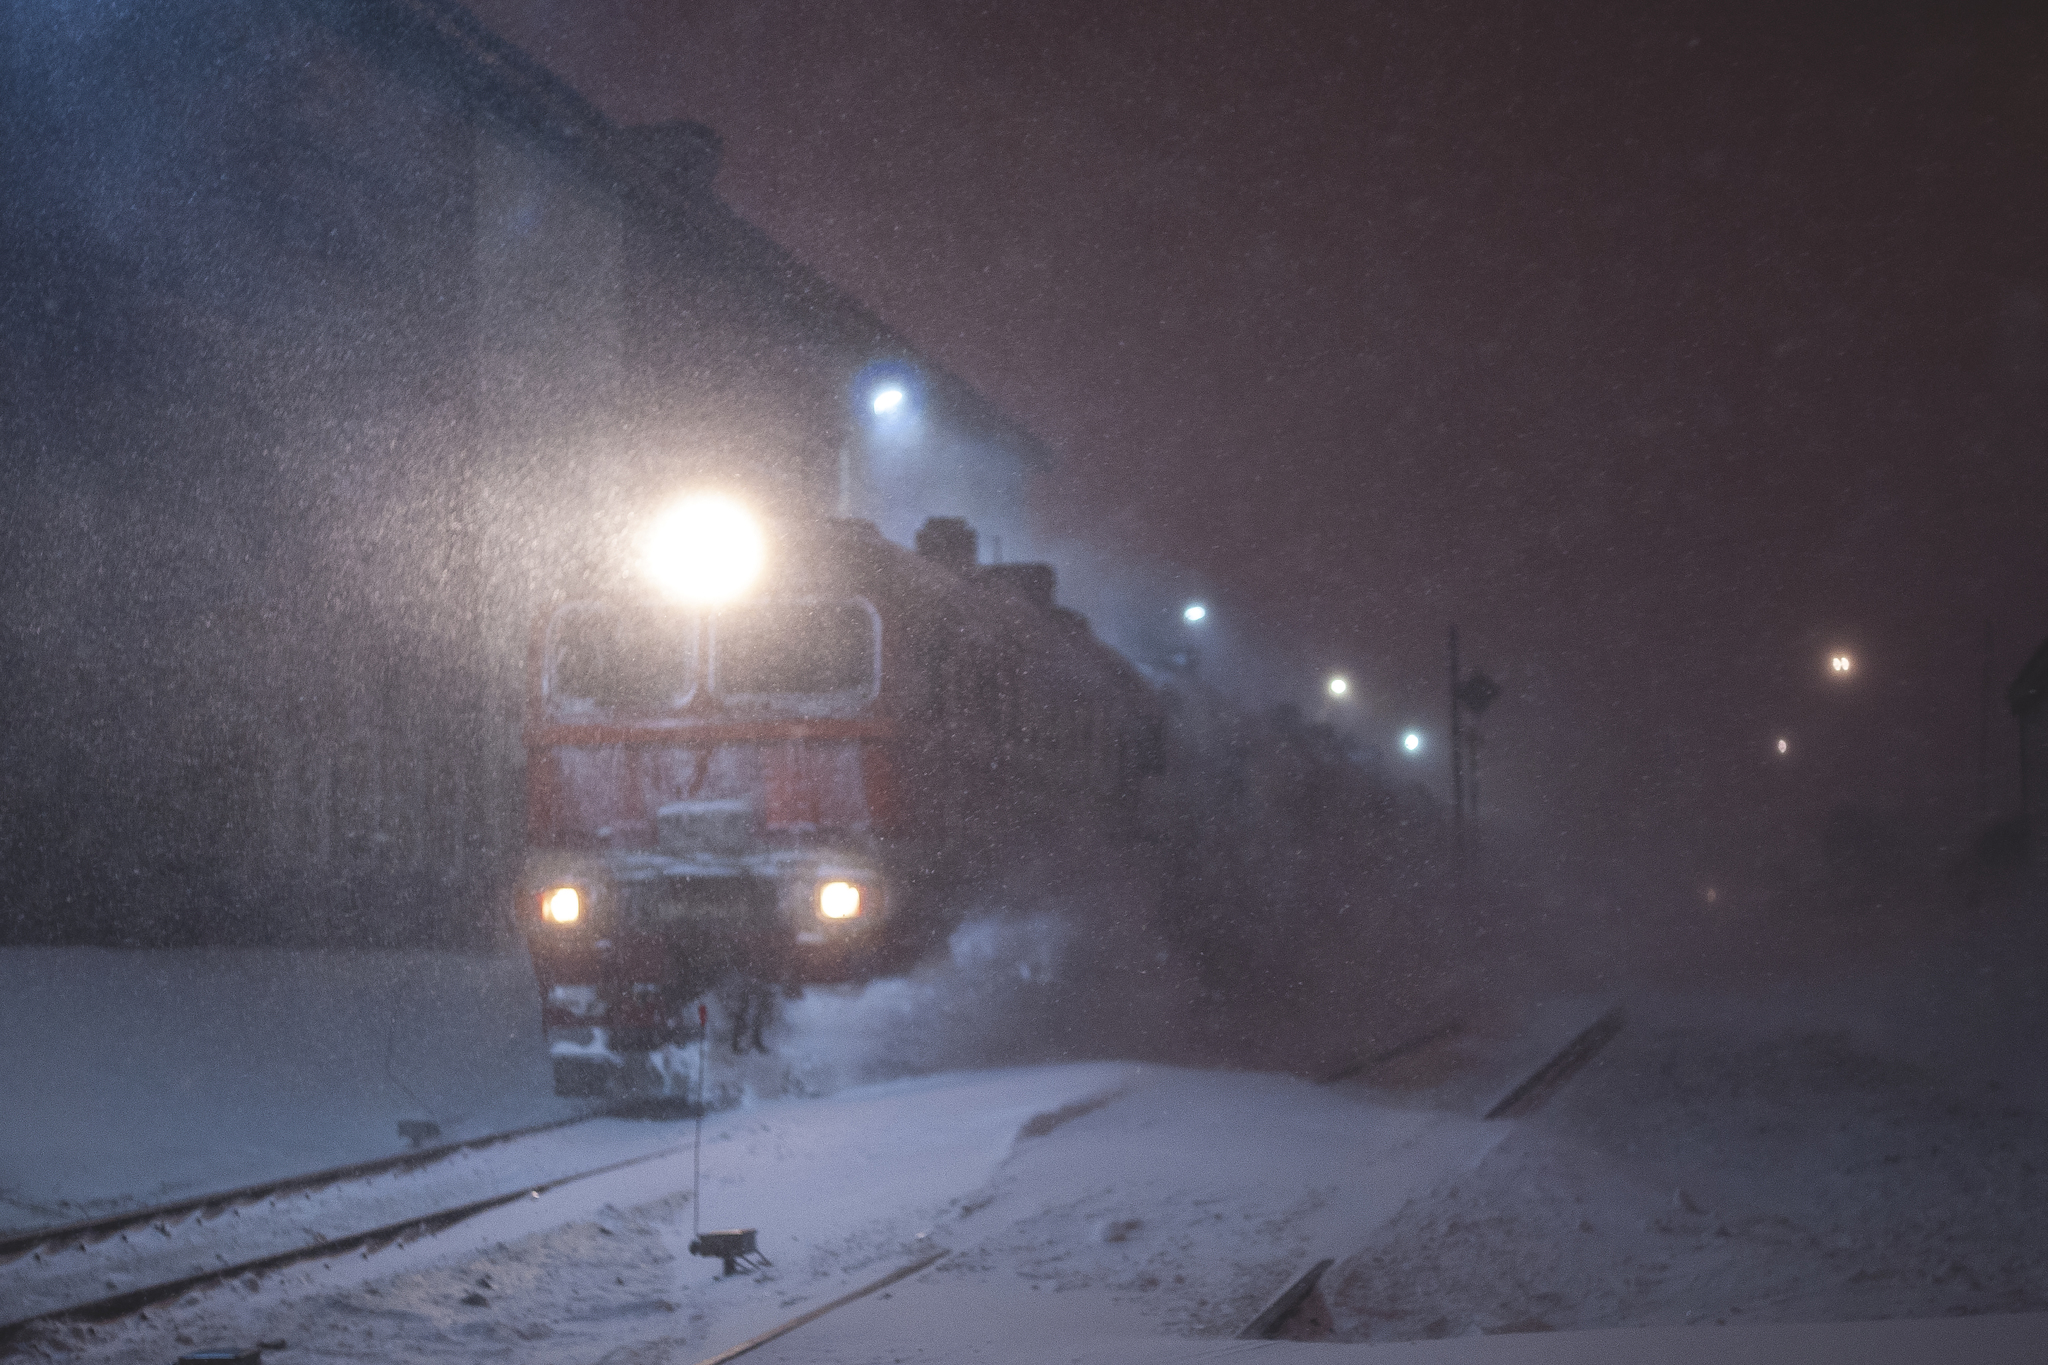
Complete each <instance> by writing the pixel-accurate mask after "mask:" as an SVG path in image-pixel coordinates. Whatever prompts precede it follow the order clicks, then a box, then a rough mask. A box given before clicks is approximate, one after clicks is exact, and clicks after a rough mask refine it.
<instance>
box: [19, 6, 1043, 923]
mask: <svg viewBox="0 0 2048 1365" xmlns="http://www.w3.org/2000/svg"><path fill="white" fill-rule="evenodd" d="M6 14H7V19H6V23H5V26H4V30H0V45H4V46H0V63H4V67H5V73H4V78H0V116H4V119H5V127H6V129H7V132H6V135H5V140H4V147H0V156H4V158H5V164H4V168H0V172H4V184H5V185H6V187H7V192H6V194H5V195H4V196H0V252H4V256H0V300H4V304H0V358H4V366H5V369H4V383H5V386H6V388H5V394H6V398H5V403H4V407H0V487H4V489H5V499H4V505H5V508H6V519H7V523H8V524H7V529H6V534H5V537H4V543H0V585H4V606H0V663H4V673H5V677H6V684H5V687H6V724H5V726H4V727H0V859H4V866H5V869H6V874H7V880H8V885H9V889H10V891H11V893H12V894H11V895H9V896H8V897H7V899H6V903H5V905H4V907H0V941H5V942H13V943H37V942H49V943H60V942H61V943H138V944H174V943H205V942H232V943H408V944H411V943H421V944H424V943H439V944H450V945H462V944H483V943H487V942H492V941H497V940H498V939H499V936H500V935H502V934H503V933H504V930H505V926H504V906H503V894H502V889H503V883H504V879H505V878H506V877H507V876H508V874H509V873H510V872H511V871H512V869H511V867H510V866H509V862H510V857H511V853H512V851H513V850H514V849H516V847H517V843H518V838H519V822H520V818H521V809H522V796H521V792H520V790H519V776H518V774H519V762H520V754H519V750H518V742H519V737H518V722H519V715H518V707H519V698H520V696H521V689H522V682H523V675H524V669H525V666H526V657H525V656H526V650H527V636H528V630H529V625H530V622H531V621H532V619H533V617H534V614H535V612H536V610H537V608H538V607H539V605H540V604H541V603H542V602H543V601H545V600H546V598H547V597H548V596H549V595H550V594H552V593H555V592H558V591H561V590H564V589H565V588H567V589H573V588H574V587H575V586H577V585H578V584H579V583H581V582H585V581H588V580H589V579H591V578H592V577H601V576H605V575H614V574H617V573H619V572H621V571H622V570H621V565H622V562H623V561H624V560H625V558H626V557H627V556H628V554H629V551H630V548H631V544H632V540H633V537H634V536H635V535H636V534H637V532H638V529H639V527H640V525H641V523H642V520H643V519H644V518H645V517H646V516H647V514H648V513H649V512H650V511H651V510H653V508H654V507H655V506H656V505H657V504H658V503H659V502H660V501H661V500H662V499H664V498H665V497H667V496H669V495H671V494H673V493H674V492H675V491H677V490H679V489H682V488H684V487H686V486H689V485H691V484H693V483H700V482H704V481H712V482H716V483H720V484H722V485H724V486H727V487H737V488H739V489H741V490H743V491H744V493H745V495H746V496H747V497H749V498H750V499H751V500H753V501H754V502H755V503H757V504H758V505H759V506H761V507H762V508H763V509H764V510H766V511H769V512H777V513H799V512H810V513H817V512H829V511H831V510H833V508H834V506H835V504H836V503H838V501H839V500H840V499H841V498H842V496H847V495H849V494H850V497H851V504H852V508H853V510H855V511H859V512H863V513H865V514H870V515H881V516H882V517H883V520H884V524H885V526H889V527H895V526H900V525H914V524H915V521H916V520H917V519H918V518H920V517H921V516H922V515H924V514H925V513H927V512H939V513H949V514H961V515H966V516H970V517H972V518H973V519H974V521H975V522H976V523H977V524H979V525H982V526H986V527H990V528H992V529H995V530H997V531H1001V530H1002V529H1004V528H1006V527H1010V526H1015V525H1016V523H1017V521H1018V518H1019V515H1020V513H1019V490H1020V488H1021V482H1022V479H1023V477H1024V475H1025V473H1026V472H1027V470H1028V469H1029V468H1030V466H1031V465H1032V464H1033V463H1034V462H1035V461H1036V460H1038V459H1039V458H1040V455H1039V453H1038V450H1037V448H1036V446H1035V445H1034V443H1033V442H1032V440H1031V438H1030V437H1029V436H1028V434H1026V433H1024V432H1023V431H1021V430H1020V429H1018V428H1017V427H1016V426H1014V425H1013V424H1011V423H1010V422H1008V421H1007V420H1005V419H1004V418H1003V417H1002V416H1000V415H999V414H997V413H996V412H994V411H993V410H991V409H990V408H989V407H988V406H987V405H986V404H985V403H984V402H982V401H981V400H980V399H979V398H978V397H977V396H976V395H975V394H973V393H972V392H971V391H969V390H968V389H967V388H966V387H965V386H963V385H961V384H960V383H959V382H958V381H957V380H955V379H953V378H952V377H950V376H948V375H947V374H945V373H944V372H943V371H940V370H938V369H936V368H934V367H932V366H930V365H928V364H926V363H925V362H923V361H922V360H921V359H920V358H919V357H918V356H917V355H916V354H915V353H914V352H912V351H911V350H910V348H908V347H907V346H906V345H905V344H904V343H903V341H902V340H901V339H900V338H898V337H895V336H893V335H891V334H890V333H889V331H888V330H887V329H886V328H884V327H883V326H881V325H880V324H879V323H878V322H877V321H876V320H875V319H874V318H873V317H871V316H870V315H868V314H867V313H866V312H864V311H863V310H862V309H861V308H860V307H859V306H857V305H856V304H854V303H853V302H851V301H850V300H848V299H847V298H846V297H844V296H843V295H841V294H839V293H838V292H837V291H835V290H834V289H833V288H832V287H831V286H829V285H828V284H826V283H825V282H824V281H823V280H821V279H820V278H818V277H817V276H815V275H814V274H812V273H811V272H809V271H807V270H806V269H805V268H804V267H803V266H802V265H801V264H799V263H798V262H796V261H794V260H793V259H791V258H790V257H789V256H788V255H787V254H786V253H784V252H783V251H781V250H780V249H779V248H777V247H776V246H775V244H774V243H772V242H770V241H768V240H767V239H766V238H765V237H763V236H762V235H761V234H760V233H759V232H758V231H756V230H755V229H753V228H752V227H750V226H749V225H748V224H746V223H745V222H743V221H742V220H740V219H739V218H738V217H737V216H736V215H734V214H733V213H732V212H731V211H730V210H729V209H728V208H726V207H725V206H724V205H723V204H722V203H721V202H720V201H719V200H718V199H717V197H716V196H715V194H714V193H713V191H712V186H711V182H712V177H713V175H714V173H715V171H716V168H717V161H718V141H717V138H716V136H715V135H714V134H712V133H711V132H710V131H709V130H707V129H703V128H700V127H696V126H694V125H682V124H678V125H665V126H660V127H654V128H620V127H616V126H614V125H612V124H610V123H609V122H608V121H607V120H606V119H605V118H604V117H603V116H602V115H600V114H599V113H598V112H597V111H596V110H594V109H593V108H592V107H591V106H590V105H589V104H587V103H586V102H585V101H583V100H582V99H581V98H580V97H578V96H577V95H576V94H575V93H574V92H573V91H571V90H569V89H568V88H567V87H565V86H564V85H562V84H561V83H560V82H558V81H556V80H554V79H553V78H552V77H551V76H549V75H548V74H547V73H546V72H545V71H544V70H542V69H540V68H539V67H538V66H537V65H536V64H535V63H533V62H532V61H531V60H530V59H528V58H527V57H525V56H524V55H523V54H521V53H520V52H519V51H517V50H516V49H514V48H512V47H510V46H509V45H507V44H505V43H503V42H502V41H500V40H498V39H496V38H495V37H493V36H492V35H491V34H489V33H488V32H487V31H486V30H484V29H483V28H482V27H481V26H480V25H479V24H477V23H476V22H475V21H474V20H473V19H471V18H470V17H469V16H468V15H467V13H466V12H464V11H462V10H461V9H459V8H457V7H455V6H453V5H449V4H445V3H441V0H353V2H351V3H344V2H343V0H269V2H268V3H256V2H255V0H213V2H211V3H200V0H169V2H168V3H162V4H154V5H141V6H117V5H111V4H104V5H103V4H83V5H66V6H49V5H43V4H37V3H30V2H29V0H15V2H14V3H11V4H9V5H8V6H7V9H6ZM878 364H883V365H889V366H893V367H895V369H894V370H892V372H900V373H905V374H911V375H914V376H915V378H916V384H917V396H918V401H919V409H918V412H917V414H916V422H917V428H916V433H915V440H914V442H913V443H912V447H913V448H911V449H910V450H909V452H908V455H905V454H904V452H903V451H896V452H893V455H892V458H891V459H890V461H889V462H888V465H887V473H886V479H884V478H882V477H881V476H880V475H879V473H877V474H876V476H875V477H870V476H869V464H868V462H867V461H866V460H865V459H864V458H863V457H864V454H865V452H866V445H865V442H866V440H867V439H868V438H867V435H866V433H865V432H864V429H863V425H862V423H861V421H860V412H859V408H858V406H857V401H856V400H857V399H858V397H859V395H857V394H856V393H855V392H854V389H855V387H856V386H857V382H858V380H859V377H860V376H862V375H863V374H864V373H868V372H870V371H871V367H874V366H876V365H878ZM842 485H844V489H843V488H842ZM883 494H886V497H887V502H886V504H882V503H879V502H878V501H877V500H878V498H880V497H881V496H882V495H883Z"/></svg>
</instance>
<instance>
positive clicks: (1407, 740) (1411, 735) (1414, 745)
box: [1401, 730, 1422, 754]
mask: <svg viewBox="0 0 2048 1365" xmlns="http://www.w3.org/2000/svg"><path fill="white" fill-rule="evenodd" d="M1401 747H1402V748H1403V749H1406V750H1407V751H1408V752H1409V753H1411V754H1419V753H1421V752H1422V736H1421V735H1418V734H1417V733H1415V731H1413V730H1410V731H1409V732H1408V733H1407V734H1405V735H1403V736H1401Z"/></svg>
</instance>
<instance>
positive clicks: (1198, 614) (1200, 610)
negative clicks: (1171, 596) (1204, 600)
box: [1180, 602, 1209, 626]
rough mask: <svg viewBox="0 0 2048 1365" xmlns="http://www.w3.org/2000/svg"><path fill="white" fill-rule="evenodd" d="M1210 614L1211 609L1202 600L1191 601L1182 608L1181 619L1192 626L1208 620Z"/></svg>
mask: <svg viewBox="0 0 2048 1365" xmlns="http://www.w3.org/2000/svg"><path fill="white" fill-rule="evenodd" d="M1208 616H1209V609H1208V608H1207V607H1205V606H1203V605H1202V604H1201V603H1200V602H1190V603H1188V604H1187V605H1186V606H1185V607H1182V608H1181V609H1180V619H1181V620H1183V621H1185V622H1187V623H1188V624H1189V625H1191V626H1192V625H1195V624H1197V623H1198V622H1201V621H1205V620H1207V619H1208Z"/></svg>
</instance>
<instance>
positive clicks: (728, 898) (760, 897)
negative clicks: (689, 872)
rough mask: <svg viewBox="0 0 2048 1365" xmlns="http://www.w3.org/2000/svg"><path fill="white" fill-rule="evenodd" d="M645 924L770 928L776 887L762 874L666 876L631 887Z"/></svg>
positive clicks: (631, 897)
mask: <svg viewBox="0 0 2048 1365" xmlns="http://www.w3.org/2000/svg"><path fill="white" fill-rule="evenodd" d="M627 899H628V903H629V904H630V906H631V907H632V910H633V913H634V915H635V917H636V918H637V919H639V920H640V921H641V922H642V923H645V924H650V925H669V926H677V927H680V926H683V925H691V924H701V925H706V926H710V925H717V926H720V927H722V928H743V927H759V928H766V927H768V926H769V925H770V924H771V923H772V922H773V920H774V917H775V886H774V883H772V882H768V881H764V880H762V879H761V878H758V877H664V878H661V879H660V880H658V881H650V882H641V883H639V884H637V885H634V886H632V887H631V888H629V890H628V896H627Z"/></svg>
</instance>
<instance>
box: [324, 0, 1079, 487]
mask: <svg viewBox="0 0 2048 1365" xmlns="http://www.w3.org/2000/svg"><path fill="white" fill-rule="evenodd" d="M312 3H313V5H314V7H315V8H316V9H318V10H320V11H322V12H323V14H324V15H325V16H326V17H327V18H328V19H329V21H330V22H335V21H337V20H338V21H339V22H340V23H342V24H344V25H347V26H349V27H352V28H355V29H356V30H357V31H359V32H364V33H365V36H370V35H372V34H375V35H377V36H382V37H384V38H385V39H386V40H387V41H389V40H393V39H395V40H397V41H398V42H400V43H401V44H402V45H404V46H406V47H408V48H411V49H413V50H415V51H418V49H420V48H423V47H424V48H428V49H431V50H432V53H433V55H435V56H437V57H438V58H439V59H440V61H439V65H441V67H442V68H443V70H444V71H445V72H446V74H447V75H448V76H449V77H451V78H452V79H453V80H454V82H455V83H456V84H457V86H458V88H460V89H461V90H462V91H463V93H464V94H465V95H466V96H468V97H469V98H471V99H474V100H476V101H478V102H479V103H480V104H482V105H484V106H485V107H487V108H489V109H490V110H491V111H492V112H493V113H495V114H497V115H498V116H500V117H502V118H505V119H507V120H508V121H510V122H512V123H514V124H515V125H517V126H520V127H522V128H524V129H525V130H526V131H527V132H528V133H529V134H531V135H533V136H535V137H536V138H537V139H538V140H540V141H541V142H543V143H544V144H547V145H550V146H552V147H553V148H554V150H556V151H557V152H558V153H559V154H562V155H564V156H565V157H566V158H567V159H569V160H571V161H573V162H576V163H578V164H580V165H581V166H582V167H583V169H584V170H585V171H586V173H589V174H591V175H592V176H593V177H594V178H595V179H597V180H598V181H599V182H600V183H604V184H607V185H609V186H610V187H612V188H614V189H615V190H617V191H618V192H619V193H620V194H621V195H622V196H623V197H626V198H628V199H631V200H637V201H639V202H640V203H642V204H644V205H647V206H649V207H652V208H654V209H656V210H657V211H658V212H660V213H661V215H662V216H663V217H664V218H666V219H667V220H668V222H669V223H670V224H671V225H672V227H673V230H675V231H678V232H681V233H684V234H686V235H689V236H692V237H695V238H697V239H698V240H699V241H700V242H701V243H702V244H703V245H704V246H705V247H707V248H710V249H712V250H715V251H718V252H720V253H722V254H725V255H727V256H728V257H729V258H730V259H733V260H737V261H739V262H742V263H743V264H745V265H747V266H749V267H750V268H752V269H754V270H756V271H758V272H759V273H761V274H762V275H763V276H766V277H767V278H769V279H771V280H773V281H774V282H775V283H777V284H778V285H779V286H780V287H781V288H782V289H783V290H784V291H785V293H786V295H787V296H788V297H789V298H791V299H792V300H794V301H796V302H798V303H799V304H800V305H801V306H802V307H804V308H806V309H808V310H809V311H810V312H811V313H812V314H813V315H814V316H815V317H816V318H817V319H818V321H819V322H820V323H822V324H823V325H824V326H826V327H827V328H829V329H830V330H832V331H834V332H836V333H838V334H839V335H841V336H843V337H851V338H857V339H858V344H860V345H862V346H864V347H866V348H867V349H869V350H871V351H872V352H873V353H874V357H875V358H876V359H914V360H915V362H916V368H917V370H918V372H919V374H920V376H921V377H922V379H923V381H924V383H925V385H926V388H927V391H928V392H929V393H930V394H931V396H932V397H933V398H934V399H935V400H936V408H937V410H938V411H939V412H940V413H942V414H944V415H945V416H946V417H949V418H951V419H952V420H953V421H955V422H957V423H959V424H960V425H962V426H963V427H965V428H967V429H969V430H970V431H971V432H972V433H973V434H974V435H976V436H977V437H980V438H982V439H986V440H991V441H992V442H994V443H996V444H999V445H1000V446H1002V447H1003V448H1004V449H1005V450H1006V451H1007V452H1008V453H1009V454H1011V455H1013V456H1014V457H1015V458H1017V459H1019V460H1020V461H1021V462H1022V463H1023V464H1024V465H1025V466H1026V467H1028V468H1033V469H1044V468H1046V467H1048V466H1049V465H1050V464H1051V463H1052V457H1051V453H1050V452H1049V451H1048V450H1047V449H1046V447H1045V445H1044V443H1043V442H1041V441H1040V440H1039V439H1038V438H1037V436H1035V435H1034V434H1033V433H1032V432H1030V431H1029V430H1027V429H1026V428H1025V427H1024V426H1023V425H1022V424H1021V423H1019V422H1018V421H1017V420H1016V419H1015V418H1013V417H1011V416H1010V415H1008V414H1007V413H1005V412H1003V411H1002V410H1001V409H999V408H998V407H997V406H996V405H995V404H994V403H993V402H991V401H990V400H989V399H988V398H987V397H985V396H984V395H983V394H982V393H980V392H979V391H978V390H976V389H975V388H974V387H973V386H972V385H971V384H969V383H967V382H966V381H965V380H963V379H961V378H960V377H959V376H958V375H955V374H953V373H951V372H950V371H948V370H946V369H943V368H942V367H940V366H937V365H934V364H932V363H931V362H930V361H929V360H928V359H927V358H925V357H924V356H923V355H922V354H921V353H920V352H919V351H918V350H917V348H916V347H915V346H913V345H912V344H911V343H910V342H909V340H908V339H906V338H905V337H903V336H901V335H900V334H898V333H897V332H896V331H895V330H894V329H893V328H891V327H889V326H888V325H887V324H886V323H884V322H883V321H882V320H881V319H880V318H878V317H876V316H875V315H874V314H873V313H871V312H869V311H868V309H867V308H866V307H864V306H863V305H862V304H860V303H859V302H858V301H856V300H855V299H853V298H852V297H851V296H849V295H848V294H846V293H845V292H844V291H843V290H841V289H839V288H838V287H837V286H836V285H834V284H832V283H831V282H830V281H828V280H826V279H825V278H824V277H823V276H822V275H820V274H818V273H817V272H816V271H815V270H812V269H811V268H810V267H809V266H807V265H805V264H804V263H803V262H802V261H800V260H798V259H797V258H796V257H795V256H794V255H792V254H791V253H790V252H789V251H788V250H787V249H785V248H784V247H783V246H782V245H780V244H779V243H777V242H776V241H774V240H773V239H772V238H770V237H769V236H768V235H767V234H766V233H764V232H762V231H761V230H760V229H759V228H758V227H755V226H754V225H753V224H752V223H749V222H748V221H747V220H746V219H744V218H742V217H740V215H739V214H737V213H735V212H734V211H733V210H732V208H731V207H730V206H728V205H727V204H726V203H725V202H724V201H723V200H721V199H720V198H719V197H718V196H717V194H716V193H715V192H714V191H713V189H712V187H711V179H712V175H713V173H715V170H716V166H717V150H716V149H717V141H716V135H715V134H712V133H710V131H709V130H704V132H705V133H706V135H707V137H706V140H707V143H708V154H707V155H704V156H702V157H696V158H680V159H679V158H678V156H677V155H676V152H675V146H674V142H673V140H672V139H662V138H656V137H649V136H647V135H646V134H647V133H648V132H649V131H650V130H643V129H634V128H625V127H621V126H620V125H618V124H615V123H613V122H612V121H611V120H610V119H609V118H607V117H606V116H605V115H604V113H603V112H602V111H601V110H599V109H598V108H597V106H595V105H594V104H592V103H591V102H590V101H589V100H587V99H585V98H584V97H583V96H582V95H581V94H579V93H578V92H577V91H576V90H575V89H574V88H573V87H571V86H570V85H569V84H568V83H566V82H565V81H563V80H562V79H561V78H560V77H558V76H556V75H555V74H554V73H553V72H551V71H549V70H548V69H547V68H546V67H545V66H543V65H541V63H539V62H538V61H536V60H535V59H534V58H533V57H532V56H530V55H529V54H528V53H526V52H525V51H523V50H522V49H520V48H519V47H517V46H515V45H514V44H512V43H510V42H507V41H506V40H505V39H504V38H501V37H499V36H498V35H497V34H495V33H493V32H492V31H491V30H490V29H489V28H487V27H485V25H484V24H483V23H482V21H480V20H479V19H477V18H476V16H475V15H473V14H471V13H470V12H469V11H468V10H467V9H464V8H463V7H462V6H461V5H459V4H456V3H454V0H376V2H375V3H374V4H372V5H370V6H368V7H366V8H363V9H358V8H356V7H354V6H349V7H346V10H345V12H346V14H347V17H343V12H337V7H336V6H335V5H334V4H333V3H332V0H312Z"/></svg>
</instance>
